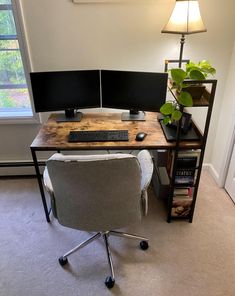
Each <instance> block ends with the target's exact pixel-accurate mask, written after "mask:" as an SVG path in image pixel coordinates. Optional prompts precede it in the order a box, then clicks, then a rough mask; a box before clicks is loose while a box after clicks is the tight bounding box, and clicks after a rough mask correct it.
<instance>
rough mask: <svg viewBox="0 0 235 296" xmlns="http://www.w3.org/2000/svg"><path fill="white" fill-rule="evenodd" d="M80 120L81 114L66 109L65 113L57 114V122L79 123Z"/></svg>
mask: <svg viewBox="0 0 235 296" xmlns="http://www.w3.org/2000/svg"><path fill="white" fill-rule="evenodd" d="M81 119H82V112H76V111H75V110H74V109H66V110H65V113H60V114H57V116H56V121H57V122H79V121H81Z"/></svg>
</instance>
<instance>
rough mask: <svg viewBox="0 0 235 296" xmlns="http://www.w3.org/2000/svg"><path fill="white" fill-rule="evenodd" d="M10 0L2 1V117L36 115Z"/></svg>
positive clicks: (0, 52)
mask: <svg viewBox="0 0 235 296" xmlns="http://www.w3.org/2000/svg"><path fill="white" fill-rule="evenodd" d="M9 4H11V1H10V0H0V118H1V117H15V116H16V117H19V116H32V110H31V104H30V98H29V92H28V87H27V82H26V78H25V72H24V67H23V61H22V56H21V51H20V47H19V42H18V36H17V32H16V27H15V20H14V16H13V11H12V6H11V5H9Z"/></svg>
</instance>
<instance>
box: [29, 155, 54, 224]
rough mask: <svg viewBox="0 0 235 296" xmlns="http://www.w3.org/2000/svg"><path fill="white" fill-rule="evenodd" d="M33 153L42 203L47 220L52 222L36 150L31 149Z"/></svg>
mask: <svg viewBox="0 0 235 296" xmlns="http://www.w3.org/2000/svg"><path fill="white" fill-rule="evenodd" d="M31 154H32V157H33V162H34V167H35V171H36V177H37V179H38V185H39V189H40V193H41V198H42V204H43V207H44V211H45V215H46V219H47V222H50V221H51V220H50V216H49V211H48V208H47V202H46V198H45V193H44V189H43V184H42V179H41V175H40V170H39V166H38V160H37V156H36V153H35V150H33V149H31Z"/></svg>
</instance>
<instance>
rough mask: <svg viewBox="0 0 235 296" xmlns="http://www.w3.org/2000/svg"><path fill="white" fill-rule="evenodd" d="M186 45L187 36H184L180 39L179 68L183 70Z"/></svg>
mask: <svg viewBox="0 0 235 296" xmlns="http://www.w3.org/2000/svg"><path fill="white" fill-rule="evenodd" d="M184 43H185V35H184V34H182V36H181V39H180V57H179V68H181V66H182V59H183V49H184Z"/></svg>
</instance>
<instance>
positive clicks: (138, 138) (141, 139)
mask: <svg viewBox="0 0 235 296" xmlns="http://www.w3.org/2000/svg"><path fill="white" fill-rule="evenodd" d="M146 136H147V134H146V133H144V132H139V133H138V134H137V135H136V137H135V139H136V141H143V140H144V138H145V137H146Z"/></svg>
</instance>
